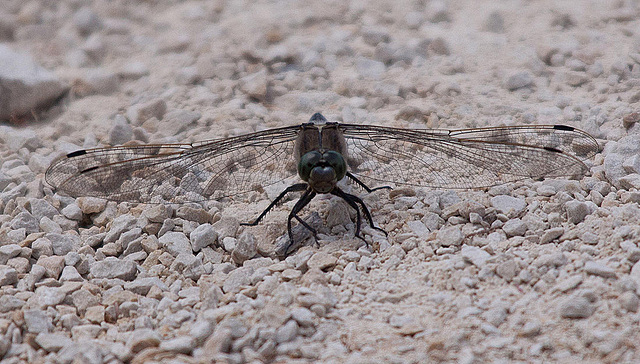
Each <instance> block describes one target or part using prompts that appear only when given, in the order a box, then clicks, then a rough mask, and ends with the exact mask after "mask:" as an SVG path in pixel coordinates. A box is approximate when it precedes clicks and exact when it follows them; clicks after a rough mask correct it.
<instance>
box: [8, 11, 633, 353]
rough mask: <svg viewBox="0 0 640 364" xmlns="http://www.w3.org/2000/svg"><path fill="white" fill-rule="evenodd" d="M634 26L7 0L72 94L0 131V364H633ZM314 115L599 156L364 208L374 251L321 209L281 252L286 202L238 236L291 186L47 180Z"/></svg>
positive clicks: (604, 18)
mask: <svg viewBox="0 0 640 364" xmlns="http://www.w3.org/2000/svg"><path fill="white" fill-rule="evenodd" d="M638 19H640V8H639V7H638V4H636V3H634V2H632V1H619V2H604V1H603V2H590V1H577V2H576V1H569V0H566V1H536V2H518V3H512V2H499V3H496V2H493V1H461V0H451V1H440V0H431V1H428V2H424V1H401V2H397V1H383V0H376V1H373V2H367V1H360V0H355V1H347V2H344V1H333V2H322V1H315V2H307V1H302V2H256V3H253V4H252V5H251V6H249V5H248V3H246V2H237V1H209V2H201V1H162V2H139V1H138V2H118V1H115V2H114V1H98V0H96V1H90V2H78V1H58V2H54V3H52V2H50V1H44V0H34V1H29V2H23V1H18V0H7V1H5V2H4V3H3V6H2V8H1V9H0V41H2V42H5V43H7V45H8V46H9V47H10V48H11V49H13V50H15V51H18V52H19V53H20V54H29V55H30V56H31V57H32V58H33V59H34V60H35V62H37V63H38V64H39V65H40V66H41V67H43V68H45V69H48V70H51V72H52V74H53V75H55V77H56V79H58V80H61V81H60V82H61V83H62V84H63V85H66V86H65V87H70V90H71V92H70V95H69V97H68V98H66V99H65V100H63V107H61V108H59V110H58V112H57V113H52V114H51V115H43V116H42V117H41V118H40V120H39V121H38V122H37V123H32V124H28V125H10V126H9V125H1V126H0V161H1V166H0V358H1V359H2V362H3V363H26V362H59V363H71V362H91V363H102V362H110V363H119V362H131V363H142V362H148V361H156V362H186V363H191V362H194V363H195V362H210V361H212V360H214V361H220V362H230V363H243V362H254V363H257V362H316V361H321V362H329V363H331V362H335V363H339V362H353V363H357V362H397V363H405V362H406V363H416V362H435V361H451V362H460V363H475V362H512V361H521V362H579V361H585V362H616V363H632V362H639V361H640V352H639V351H638V348H637V346H638V345H637V342H640V330H639V329H638V323H639V321H640V314H639V313H638V308H639V305H640V302H639V301H640V300H639V298H638V296H639V294H640V263H639V262H640V247H639V245H638V242H639V241H640V207H639V206H638V203H639V202H640V192H639V191H638V190H639V189H640V159H639V158H640V157H638V156H639V155H640V149H639V148H640V147H639V146H640V143H639V140H640V126H639V125H638V121H640V117H639V116H638V111H639V110H638V108H639V107H640V103H639V102H640V92H639V91H638V90H639V89H640V88H639V87H638V86H639V84H640V31H639V29H640V20H638ZM3 47H4V46H3ZM34 87H42V88H41V89H38V90H40V91H38V90H35V91H34V92H35V94H37V93H38V92H42V94H43V95H44V94H48V93H49V87H48V86H46V85H42V84H41V86H38V84H34ZM35 94H34V95H35ZM2 97H5V95H2ZM3 110H4V109H3ZM317 111H320V112H323V113H324V115H325V116H326V117H327V118H328V119H330V120H336V121H343V122H349V123H367V124H380V125H388V126H397V127H405V128H425V127H437V128H464V127H476V126H496V125H515V124H544V123H562V124H568V125H572V126H575V127H578V128H581V129H583V130H586V131H588V132H590V133H591V134H593V135H594V136H595V137H596V138H597V139H598V141H599V143H600V144H601V146H602V147H603V150H602V153H600V154H598V155H597V156H596V157H595V158H594V159H593V160H591V161H587V163H588V164H589V166H590V168H591V175H590V176H586V177H584V178H582V179H580V180H563V179H557V180H545V181H531V180H528V181H522V182H518V183H512V184H508V185H503V186H497V187H494V188H490V189H486V190H480V191H446V190H429V189H420V188H415V189H410V188H403V189H396V190H393V191H386V190H381V191H376V192H375V193H372V194H370V195H366V194H363V198H364V200H365V202H366V203H367V204H368V206H369V207H370V209H371V211H372V213H373V216H374V220H375V221H376V222H377V223H378V224H379V225H380V226H381V227H383V228H384V229H386V230H387V231H388V232H389V237H388V238H387V239H385V238H384V237H383V236H380V234H378V233H376V232H374V231H373V230H371V229H368V228H367V229H364V234H365V238H366V239H367V240H368V242H370V244H369V247H366V246H364V245H363V244H362V242H361V241H359V240H358V239H355V238H354V237H353V231H354V224H353V221H352V218H353V216H350V215H349V213H350V212H349V210H348V208H347V207H346V206H345V205H344V203H343V202H342V201H340V200H337V199H333V198H320V199H316V200H314V201H313V202H312V204H311V205H310V206H309V208H308V209H307V210H306V211H307V213H306V215H304V216H306V217H307V218H308V219H309V220H311V221H314V222H318V223H319V224H321V225H323V224H324V226H323V227H322V229H320V235H319V236H320V240H319V242H318V244H317V245H313V244H308V245H306V246H303V247H301V248H300V249H299V250H297V251H296V252H295V253H294V254H292V255H290V256H289V257H288V258H286V259H278V258H275V257H274V255H273V253H274V252H275V251H276V250H277V249H278V246H282V242H283V239H284V235H283V234H284V231H285V230H286V216H287V214H288V211H289V210H290V209H291V207H292V204H293V201H292V200H288V201H287V202H285V203H284V204H283V205H282V206H279V207H278V208H276V209H275V210H274V211H273V212H272V213H270V214H269V215H268V216H267V217H266V219H265V221H264V222H263V223H261V224H260V225H258V226H256V227H246V226H240V225H239V222H244V221H247V220H250V219H251V218H253V217H255V216H257V214H258V213H259V212H260V211H262V209H264V208H265V207H266V206H267V204H268V202H269V198H273V197H274V196H276V195H277V194H278V193H279V191H280V190H281V189H282V187H283V186H267V187H265V189H264V190H265V191H264V193H263V191H259V192H258V191H253V192H251V193H249V194H247V195H246V196H242V197H238V198H233V199H224V200H221V201H210V202H208V203H205V204H202V205H193V204H189V205H183V206H153V205H136V204H131V203H121V204H116V203H114V202H108V203H107V202H105V201H102V200H99V199H94V198H78V199H74V198H69V197H65V196H62V195H59V194H55V191H52V190H51V188H49V187H48V186H47V185H46V184H45V183H44V181H43V176H44V172H45V170H46V168H47V166H48V165H49V163H50V162H51V160H53V159H54V158H56V157H58V156H60V155H62V154H64V153H67V152H71V151H74V150H77V149H80V148H89V147H94V146H98V145H105V144H110V143H127V142H128V143H131V142H144V143H147V142H176V141H181V142H190V141H198V140H203V139H207V138H215V137H226V136H230V135H237V134H241V133H246V132H252V131H256V130H262V129H265V128H271V127H278V126H284V125H292V124H297V123H302V122H305V121H306V120H308V118H309V116H310V115H311V114H312V113H313V112H317ZM276 187H277V188H276ZM358 193H360V192H358ZM303 230H304V229H303ZM303 233H304V232H303Z"/></svg>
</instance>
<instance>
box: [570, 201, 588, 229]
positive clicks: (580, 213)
mask: <svg viewBox="0 0 640 364" xmlns="http://www.w3.org/2000/svg"><path fill="white" fill-rule="evenodd" d="M564 208H565V210H566V212H567V220H568V221H569V222H571V223H573V224H579V223H581V222H582V221H584V218H585V217H586V216H587V215H589V214H590V213H591V211H590V209H589V206H588V205H587V204H586V203H585V202H581V201H576V200H571V201H568V202H567V203H565V205H564Z"/></svg>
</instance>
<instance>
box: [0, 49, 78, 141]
mask: <svg viewBox="0 0 640 364" xmlns="http://www.w3.org/2000/svg"><path fill="white" fill-rule="evenodd" d="M0 64H2V67H1V68H0V88H2V90H3V92H2V93H1V94H0V105H2V108H0V120H7V119H9V118H11V117H20V116H23V115H27V114H29V113H30V112H31V111H33V110H38V109H42V108H43V107H45V106H48V105H49V104H50V103H51V102H52V101H54V100H56V99H57V98H58V97H60V96H61V95H62V94H63V93H65V92H66V91H67V90H68V86H66V85H64V84H63V83H62V82H60V80H59V79H58V78H57V77H56V76H55V75H54V74H53V73H51V72H49V71H47V70H45V69H44V68H42V67H40V66H39V65H38V64H37V63H35V62H34V61H33V59H31V57H29V56H27V55H23V54H20V53H17V52H14V51H13V50H12V49H11V48H9V47H7V46H6V45H4V44H0ZM0 134H3V135H5V136H8V135H7V134H4V133H0ZM34 134H35V133H34ZM0 139H4V138H2V137H0ZM5 142H7V143H11V144H10V145H9V146H10V149H12V150H18V149H20V148H18V149H13V148H14V147H16V145H15V143H14V142H10V141H9V140H5Z"/></svg>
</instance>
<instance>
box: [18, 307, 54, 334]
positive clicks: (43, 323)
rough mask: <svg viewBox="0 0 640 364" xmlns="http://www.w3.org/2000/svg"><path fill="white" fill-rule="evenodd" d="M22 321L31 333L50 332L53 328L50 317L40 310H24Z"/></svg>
mask: <svg viewBox="0 0 640 364" xmlns="http://www.w3.org/2000/svg"><path fill="white" fill-rule="evenodd" d="M24 323H25V325H26V326H27V331H29V332H30V333H33V334H39V333H41V332H50V331H52V330H53V324H52V323H51V318H50V317H49V316H47V313H46V312H45V311H42V310H26V311H24Z"/></svg>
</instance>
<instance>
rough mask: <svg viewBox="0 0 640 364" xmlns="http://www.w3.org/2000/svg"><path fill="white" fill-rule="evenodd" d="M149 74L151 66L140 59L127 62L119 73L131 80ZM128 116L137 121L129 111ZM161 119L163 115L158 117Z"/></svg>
mask: <svg viewBox="0 0 640 364" xmlns="http://www.w3.org/2000/svg"><path fill="white" fill-rule="evenodd" d="M148 74H149V67H147V65H146V64H144V63H143V62H140V61H131V62H129V63H126V64H125V65H124V66H122V68H121V69H120V72H118V75H120V77H122V78H126V79H131V80H136V79H138V78H140V77H144V76H146V75H148ZM165 105H166V104H165ZM134 106H135V105H134ZM127 117H128V118H129V120H131V121H133V122H134V123H136V121H135V120H136V119H134V118H131V117H130V115H129V111H127ZM161 119H162V117H159V118H158V120H161ZM145 120H146V119H145Z"/></svg>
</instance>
